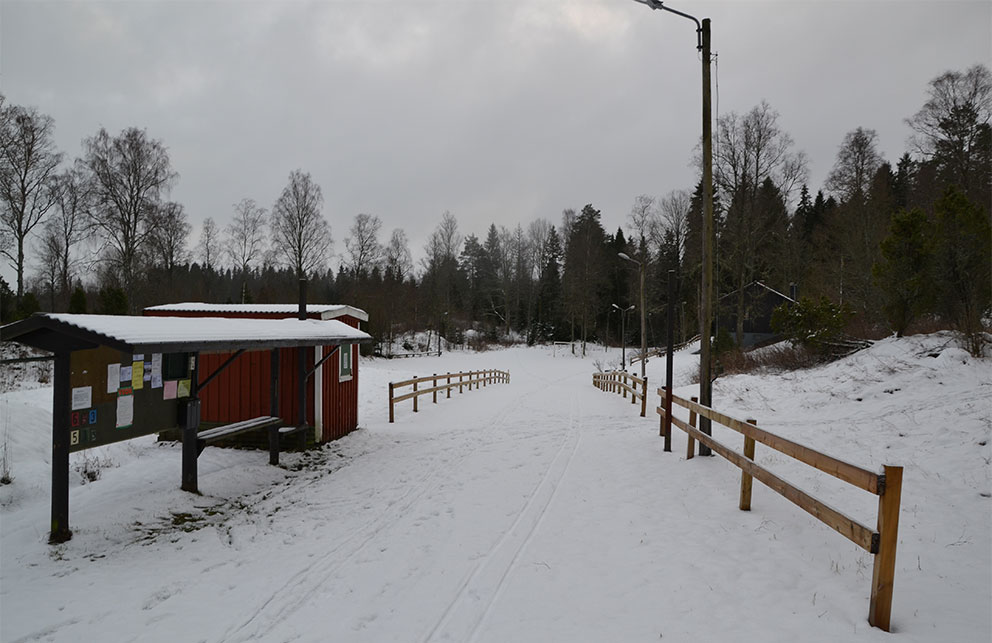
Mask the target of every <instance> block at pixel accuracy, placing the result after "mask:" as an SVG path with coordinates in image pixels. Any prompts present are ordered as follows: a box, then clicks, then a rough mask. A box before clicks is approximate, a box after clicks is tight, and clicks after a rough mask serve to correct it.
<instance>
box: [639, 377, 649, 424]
mask: <svg viewBox="0 0 992 643" xmlns="http://www.w3.org/2000/svg"><path fill="white" fill-rule="evenodd" d="M641 384H642V386H641V417H644V416H645V414H646V413H647V412H648V377H647V375H645V376H644V381H643V382H642V383H641Z"/></svg>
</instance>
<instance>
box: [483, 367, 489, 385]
mask: <svg viewBox="0 0 992 643" xmlns="http://www.w3.org/2000/svg"><path fill="white" fill-rule="evenodd" d="M488 379H489V371H482V386H485V385H486V381H487V380H488Z"/></svg>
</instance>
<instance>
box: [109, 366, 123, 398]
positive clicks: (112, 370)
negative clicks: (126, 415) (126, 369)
mask: <svg viewBox="0 0 992 643" xmlns="http://www.w3.org/2000/svg"><path fill="white" fill-rule="evenodd" d="M120 383H121V365H120V364H107V392H108V393H116V392H117V387H118V386H119V385H120Z"/></svg>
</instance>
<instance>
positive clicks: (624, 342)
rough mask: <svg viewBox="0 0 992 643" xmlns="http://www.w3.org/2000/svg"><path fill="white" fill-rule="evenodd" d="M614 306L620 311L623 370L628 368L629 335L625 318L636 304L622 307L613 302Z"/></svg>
mask: <svg viewBox="0 0 992 643" xmlns="http://www.w3.org/2000/svg"><path fill="white" fill-rule="evenodd" d="M613 307H614V308H616V309H617V310H618V311H620V361H621V363H622V364H623V369H622V370H627V335H625V334H624V333H625V332H626V331H625V330H624V320H625V319H626V318H627V313H629V312H630V311H632V310H634V304H631V305H630V306H628V307H626V308H621V307H620V306H617V305H616V304H613Z"/></svg>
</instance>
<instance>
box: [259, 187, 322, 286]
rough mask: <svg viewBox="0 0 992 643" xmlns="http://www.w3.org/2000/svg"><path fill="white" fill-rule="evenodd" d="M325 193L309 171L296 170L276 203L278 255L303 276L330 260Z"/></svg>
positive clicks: (274, 226)
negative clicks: (328, 256) (323, 210)
mask: <svg viewBox="0 0 992 643" xmlns="http://www.w3.org/2000/svg"><path fill="white" fill-rule="evenodd" d="M323 205H324V196H323V194H322V193H321V190H320V186H319V185H317V184H316V183H314V181H313V178H312V177H311V176H310V173H309V172H304V171H303V170H293V171H292V172H291V173H290V175H289V183H288V184H287V185H286V187H285V188H284V189H283V191H282V194H281V195H280V196H279V198H278V199H276V202H275V205H273V206H272V223H271V226H272V243H273V247H274V249H275V252H276V257H277V259H279V260H281V261H282V263H283V264H284V265H286V266H288V267H289V268H292V269H293V270H295V271H296V275H297V277H299V278H301V279H303V278H305V277H307V276H308V275H310V274H313V273H314V272H315V271H316V270H317V269H318V268H323V267H324V266H325V265H326V263H327V255H328V254H329V253H330V251H331V244H332V243H333V240H332V238H331V225H330V224H329V223H328V222H327V219H325V218H324V215H323V213H322V212H321V208H322V207H323Z"/></svg>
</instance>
